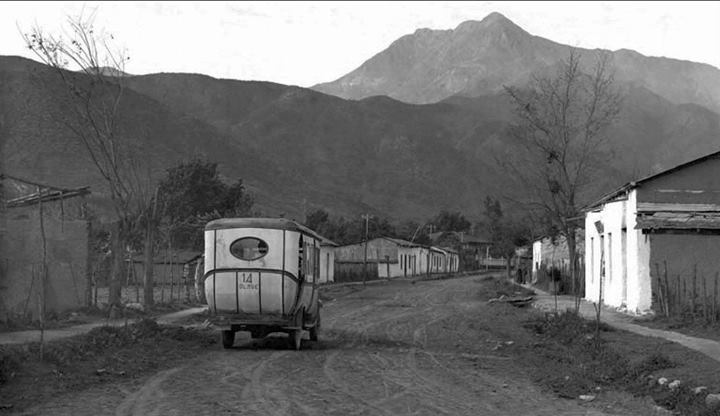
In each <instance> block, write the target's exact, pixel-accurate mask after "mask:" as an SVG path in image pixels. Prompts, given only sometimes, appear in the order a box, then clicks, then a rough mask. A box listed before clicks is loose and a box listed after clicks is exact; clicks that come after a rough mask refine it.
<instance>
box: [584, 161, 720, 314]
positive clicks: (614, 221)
mask: <svg viewBox="0 0 720 416" xmlns="http://www.w3.org/2000/svg"><path fill="white" fill-rule="evenodd" d="M585 230H586V233H585V245H586V247H587V250H586V252H585V259H586V264H587V267H586V270H585V288H586V291H585V298H587V299H589V300H591V301H595V302H597V301H598V300H599V299H600V293H601V291H602V300H603V302H604V303H605V304H607V305H610V306H616V307H621V308H625V309H626V310H627V311H628V312H631V313H636V314H642V313H647V312H659V311H660V306H661V305H660V303H661V302H662V300H663V299H664V300H666V301H667V300H668V299H670V303H671V304H672V305H673V306H674V305H690V304H693V305H695V304H696V303H697V304H701V303H702V299H701V296H702V295H701V293H702V291H701V290H700V289H699V288H701V287H703V285H705V286H706V287H714V286H713V285H714V284H715V283H714V279H715V276H716V273H717V272H718V271H720V152H715V153H712V154H709V155H707V156H704V157H701V158H699V159H695V160H693V161H690V162H687V163H684V164H681V165H679V166H676V167H674V168H672V169H669V170H666V171H663V172H660V173H657V174H655V175H651V176H648V177H646V178H644V179H641V180H638V181H635V182H630V183H628V184H626V185H624V186H622V187H620V188H618V189H616V190H615V191H613V192H611V193H609V194H607V195H605V196H603V197H602V198H600V199H599V200H598V201H596V202H594V203H592V204H591V205H589V206H588V207H587V208H586V215H585ZM666 270H667V271H666ZM710 282H712V283H710Z"/></svg>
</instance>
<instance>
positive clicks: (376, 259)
mask: <svg viewBox="0 0 720 416" xmlns="http://www.w3.org/2000/svg"><path fill="white" fill-rule="evenodd" d="M334 251H335V268H336V269H337V270H344V269H347V268H355V269H357V268H359V267H360V266H362V267H365V264H366V263H367V264H368V266H367V267H368V268H372V269H374V270H372V271H371V272H370V273H371V277H380V278H391V277H401V276H415V275H418V274H421V273H426V272H427V270H426V269H427V266H426V264H427V260H426V257H427V253H428V249H426V248H425V247H423V246H421V245H420V244H415V243H411V242H409V241H406V240H402V239H398V238H390V237H378V238H373V239H371V240H368V241H367V243H365V242H360V243H355V244H348V245H344V246H338V247H335V250H334ZM353 265H355V266H353ZM358 265H360V266H358Z"/></svg>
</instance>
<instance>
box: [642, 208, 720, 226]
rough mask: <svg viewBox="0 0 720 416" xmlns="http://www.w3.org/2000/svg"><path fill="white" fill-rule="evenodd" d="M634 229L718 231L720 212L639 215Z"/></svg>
mask: <svg viewBox="0 0 720 416" xmlns="http://www.w3.org/2000/svg"><path fill="white" fill-rule="evenodd" d="M635 228H636V229H639V230H649V229H668V230H695V229H697V230H720V212H708V213H697V212H655V213H653V214H642V213H641V214H639V215H638V217H637V225H636V226H635Z"/></svg>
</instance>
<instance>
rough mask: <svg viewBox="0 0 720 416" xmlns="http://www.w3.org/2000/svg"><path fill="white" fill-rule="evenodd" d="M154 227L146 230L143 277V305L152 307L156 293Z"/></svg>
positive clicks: (149, 225) (148, 227)
mask: <svg viewBox="0 0 720 416" xmlns="http://www.w3.org/2000/svg"><path fill="white" fill-rule="evenodd" d="M153 237H154V233H153V227H152V225H151V224H148V226H147V229H146V230H145V248H144V255H145V274H144V275H143V305H144V306H145V307H151V306H152V305H153V304H154V303H155V299H154V296H153V293H154V291H155V284H154V276H153V272H154V271H155V270H154V265H153Z"/></svg>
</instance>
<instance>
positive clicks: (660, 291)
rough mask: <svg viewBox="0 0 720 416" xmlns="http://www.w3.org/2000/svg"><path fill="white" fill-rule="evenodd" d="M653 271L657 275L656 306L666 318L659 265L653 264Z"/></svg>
mask: <svg viewBox="0 0 720 416" xmlns="http://www.w3.org/2000/svg"><path fill="white" fill-rule="evenodd" d="M655 270H656V273H657V286H658V290H657V293H658V304H659V306H660V311H661V312H664V313H665V316H667V311H666V309H665V302H664V298H663V291H662V277H660V265H659V264H658V263H655ZM599 283H600V285H602V277H601V280H600V281H599Z"/></svg>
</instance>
